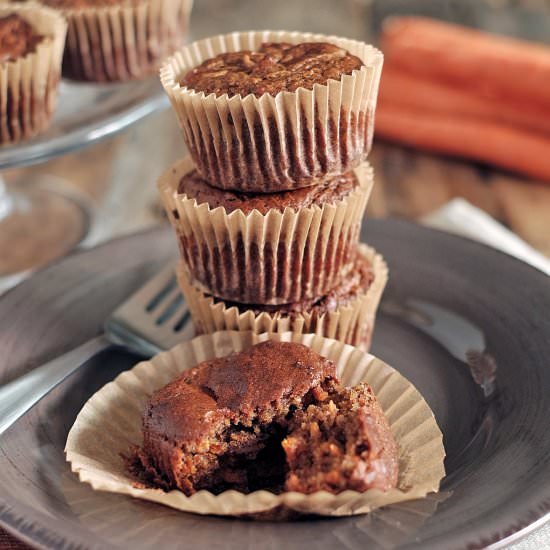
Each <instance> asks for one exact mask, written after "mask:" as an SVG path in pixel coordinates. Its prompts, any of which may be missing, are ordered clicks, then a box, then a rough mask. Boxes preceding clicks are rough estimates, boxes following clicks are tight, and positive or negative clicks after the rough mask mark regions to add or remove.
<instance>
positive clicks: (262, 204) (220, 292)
mask: <svg viewBox="0 0 550 550" xmlns="http://www.w3.org/2000/svg"><path fill="white" fill-rule="evenodd" d="M192 169H193V164H192V161H191V160H190V159H184V160H183V161H180V162H178V163H176V164H175V165H173V166H172V167H171V168H170V169H169V170H168V171H167V172H165V174H164V175H163V176H162V177H161V178H160V180H159V183H158V185H159V189H160V193H161V197H162V201H163V203H164V207H165V209H166V211H167V213H168V217H169V219H170V222H171V223H172V225H173V227H174V229H175V230H176V233H177V235H178V241H179V244H180V250H181V254H182V258H183V261H184V264H185V268H186V269H187V272H188V276H189V278H190V281H191V283H192V284H193V285H194V286H196V287H197V288H198V289H200V290H201V291H202V292H204V293H206V294H211V295H214V296H217V297H218V298H222V299H223V300H229V301H232V302H239V303H245V304H271V305H273V304H289V303H293V302H300V301H302V300H317V299H319V298H320V297H322V296H324V295H325V294H327V292H329V291H330V290H331V289H333V288H334V287H336V286H337V285H338V284H339V283H340V281H341V279H342V278H343V277H345V275H346V273H348V272H349V271H350V270H351V269H352V267H353V264H354V261H355V256H356V250H357V241H358V238H359V231H360V226H361V221H362V218H363V213H364V210H365V206H366V203H367V200H368V197H369V194H370V190H371V188H372V180H373V174H372V169H371V167H370V166H369V165H368V164H366V163H364V164H362V165H361V166H359V167H358V168H357V169H355V170H354V171H353V172H348V173H346V174H344V175H341V176H335V177H334V178H331V179H329V180H325V181H323V182H318V185H316V186H313V187H310V188H305V189H301V190H296V191H292V192H281V193H271V194H268V195H266V194H256V195H254V194H239V193H237V192H231V191H224V190H220V189H218V188H215V187H213V186H211V185H210V184H208V183H206V182H205V181H204V180H203V179H202V178H201V177H199V176H198V175H197V174H196V173H195V172H193V171H192Z"/></svg>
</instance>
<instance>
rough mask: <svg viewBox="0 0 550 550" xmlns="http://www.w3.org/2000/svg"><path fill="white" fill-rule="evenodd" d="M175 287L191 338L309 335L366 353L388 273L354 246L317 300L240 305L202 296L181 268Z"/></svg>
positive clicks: (369, 250) (381, 261)
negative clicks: (340, 276) (348, 265)
mask: <svg viewBox="0 0 550 550" xmlns="http://www.w3.org/2000/svg"><path fill="white" fill-rule="evenodd" d="M177 275H178V282H179V285H180V288H181V290H182V292H183V294H184V295H185V299H186V302H187V304H188V306H189V310H190V312H191V315H192V317H193V321H194V323H195V329H196V331H197V333H199V334H201V333H211V332H216V331H218V330H239V331H252V332H254V333H256V334H261V333H263V332H287V331H292V332H294V333H304V334H305V333H314V334H318V335H320V336H324V337H326V338H334V339H336V340H340V341H341V342H344V343H346V344H351V345H354V346H357V347H360V348H362V349H365V350H368V349H369V347H370V343H371V339H372V334H373V330H374V324H375V319H376V312H377V309H378V305H379V303H380V299H381V296H382V293H383V291H384V288H385V286H386V282H387V279H388V268H387V266H386V263H385V262H384V259H383V258H382V256H380V255H379V254H377V253H376V251H375V250H374V249H372V248H370V247H368V246H366V245H359V249H358V254H357V258H356V261H355V265H354V268H353V270H352V271H351V272H350V273H349V274H348V275H347V276H346V277H345V279H344V280H343V281H342V282H341V283H340V285H338V286H337V287H336V288H334V289H332V290H331V291H329V292H328V294H326V295H325V296H322V297H321V298H320V299H318V300H315V301H313V300H303V301H301V302H296V303H292V304H281V305H278V306H266V305H244V304H239V303H236V302H228V301H227V302H226V301H223V300H221V299H220V298H216V297H215V296H211V295H209V294H205V293H204V292H201V291H200V290H199V289H197V288H196V287H195V286H194V285H193V284H192V283H191V281H190V279H189V277H188V275H187V272H186V269H185V266H184V265H183V262H181V263H180V264H179V265H178V268H177Z"/></svg>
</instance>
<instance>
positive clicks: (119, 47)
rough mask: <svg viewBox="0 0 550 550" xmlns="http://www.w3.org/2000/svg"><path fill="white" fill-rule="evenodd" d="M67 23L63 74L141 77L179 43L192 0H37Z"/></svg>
mask: <svg viewBox="0 0 550 550" xmlns="http://www.w3.org/2000/svg"><path fill="white" fill-rule="evenodd" d="M42 2H43V3H44V4H47V5H49V6H51V7H52V8H57V9H59V10H62V12H63V14H64V15H65V17H66V18H67V21H68V23H69V31H68V35H67V46H66V49H65V56H64V60H63V75H64V76H67V77H69V78H73V79H76V80H90V81H97V82H106V81H122V80H130V79H136V78H143V77H145V76H148V75H150V74H153V73H154V72H155V71H156V70H157V69H158V67H159V64H160V62H161V60H162V59H164V58H165V57H167V56H169V55H170V54H172V53H173V52H174V51H175V50H176V49H177V48H179V47H180V46H182V45H183V43H184V41H185V37H186V35H187V28H188V21H189V15H190V12H191V7H192V4H193V0H42Z"/></svg>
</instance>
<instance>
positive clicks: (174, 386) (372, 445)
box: [132, 341, 397, 495]
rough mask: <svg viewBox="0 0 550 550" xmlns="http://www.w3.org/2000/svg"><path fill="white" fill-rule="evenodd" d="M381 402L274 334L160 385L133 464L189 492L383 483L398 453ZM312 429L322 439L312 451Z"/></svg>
mask: <svg viewBox="0 0 550 550" xmlns="http://www.w3.org/2000/svg"><path fill="white" fill-rule="evenodd" d="M376 407H377V405H376V402H375V399H374V396H372V393H370V390H368V387H366V386H365V387H359V388H357V389H356V390H354V391H352V392H350V391H349V390H343V391H339V389H338V380H337V378H336V372H335V365H334V363H332V362H331V361H329V360H327V359H325V358H323V357H321V356H320V355H318V354H316V353H315V352H313V351H312V350H310V349H309V348H307V347H306V346H303V345H301V344H293V343H284V342H273V341H267V342H264V343H261V344H257V345H256V346H253V347H251V348H250V349H248V350H246V351H243V352H240V353H233V354H231V355H229V356H227V357H223V358H218V359H213V360H210V361H205V362H203V363H201V364H199V365H198V366H196V367H195V368H193V369H191V370H189V371H187V372H184V373H183V374H182V375H181V376H180V377H179V378H177V379H176V380H175V381H173V382H171V383H170V384H168V385H167V386H165V387H164V388H162V389H160V390H159V391H157V392H155V393H154V394H153V395H152V396H151V398H150V400H149V402H148V404H147V407H146V409H145V411H144V414H143V435H144V440H143V446H142V448H141V449H138V450H137V451H136V455H135V460H134V462H133V464H132V470H133V471H134V472H137V473H138V474H139V475H140V476H141V478H142V479H143V480H145V481H147V482H148V483H150V484H153V485H155V486H159V487H161V488H163V489H165V490H170V489H179V490H181V491H182V492H184V493H185V494H186V495H191V494H193V493H195V492H196V491H198V490H201V489H206V490H209V491H212V492H214V493H219V492H222V491H224V490H227V489H237V490H239V491H242V492H250V491H253V490H256V489H261V488H264V489H271V490H273V491H280V490H282V489H283V488H284V487H285V486H286V487H287V488H288V489H289V490H299V491H302V492H311V491H314V490H317V488H323V489H325V490H329V491H332V492H339V491H341V490H344V489H346V488H354V489H357V490H362V491H364V490H366V489H368V488H369V487H375V486H376V487H377V488H382V489H384V490H385V489H388V488H390V487H394V486H395V484H396V482H397V450H396V447H395V443H394V441H393V438H392V436H391V433H390V431H389V427H388V424H387V422H386V421H385V418H384V417H383V415H382V414H381V412H379V409H377V408H376ZM335 409H336V410H335ZM344 423H346V424H347V427H343V424H344ZM313 424H316V425H317V428H318V430H316V429H315V428H313V427H312V426H313ZM307 426H310V428H308V427H307ZM331 426H332V428H331ZM308 429H309V430H310V436H309V437H311V438H312V441H315V442H316V443H317V442H318V443H319V447H318V448H317V449H311V448H310V449H309V451H308V450H307V444H306V440H307V437H308V436H307V435H306V434H305V431H307V430H308ZM331 429H332V430H333V435H330V434H328V432H327V430H329V431H330V430H331ZM317 431H318V433H317ZM334 437H337V438H339V442H338V443H335V441H334V439H333V438H334ZM335 446H336V447H337V449H333V447H335ZM327 452H328V454H326V453H327ZM298 455H301V458H300V457H298ZM306 455H307V456H306ZM308 457H309V458H308ZM392 461H393V462H392ZM306 463H307V464H308V465H309V466H306Z"/></svg>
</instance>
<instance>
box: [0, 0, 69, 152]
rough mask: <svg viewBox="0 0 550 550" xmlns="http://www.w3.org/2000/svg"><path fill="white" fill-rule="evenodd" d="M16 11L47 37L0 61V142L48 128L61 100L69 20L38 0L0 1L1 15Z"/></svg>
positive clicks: (14, 141)
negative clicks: (24, 52)
mask: <svg viewBox="0 0 550 550" xmlns="http://www.w3.org/2000/svg"><path fill="white" fill-rule="evenodd" d="M12 13H16V14H18V15H19V16H21V17H22V18H24V19H25V20H26V21H27V22H28V23H29V24H30V25H31V26H32V27H33V29H34V30H35V32H37V33H38V34H41V35H43V36H44V37H45V38H44V39H43V40H42V41H40V42H39V43H38V44H37V45H36V49H35V51H34V52H31V53H28V54H27V55H25V56H22V57H20V58H18V59H15V60H13V61H5V62H3V63H2V64H1V65H0V143H1V144H10V143H17V142H18V141H21V140H22V139H27V138H30V137H33V136H35V135H36V134H38V133H39V132H42V131H43V130H45V129H46V128H47V126H48V124H49V122H50V120H51V118H52V115H53V112H54V108H55V104H56V101H57V89H58V85H59V78H60V75H61V60H62V58H63V46H64V44H65V36H66V33H67V23H66V22H65V20H64V19H63V17H62V16H61V15H60V14H59V13H58V12H56V11H55V10H52V9H50V8H45V7H44V6H41V5H39V4H37V3H34V2H27V3H25V4H5V3H0V17H6V16H7V15H10V14H12Z"/></svg>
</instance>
